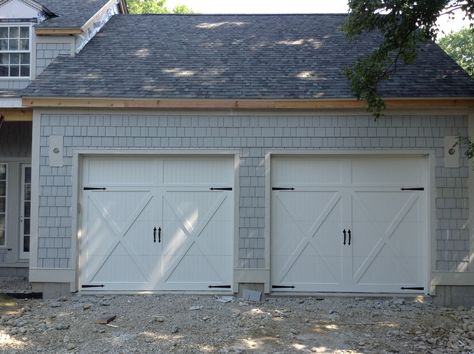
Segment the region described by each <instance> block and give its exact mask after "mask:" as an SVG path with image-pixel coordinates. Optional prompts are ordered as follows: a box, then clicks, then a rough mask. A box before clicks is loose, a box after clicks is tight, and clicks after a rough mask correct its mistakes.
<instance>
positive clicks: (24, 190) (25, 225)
mask: <svg viewBox="0 0 474 354" xmlns="http://www.w3.org/2000/svg"><path fill="white" fill-rule="evenodd" d="M30 221H31V166H30V165H23V166H22V168H21V212H20V258H23V259H26V258H28V257H29V254H30V229H31V225H30Z"/></svg>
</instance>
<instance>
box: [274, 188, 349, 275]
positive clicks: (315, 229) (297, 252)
mask: <svg viewBox="0 0 474 354" xmlns="http://www.w3.org/2000/svg"><path fill="white" fill-rule="evenodd" d="M277 199H278V201H279V202H280V204H281V205H282V207H283V208H284V209H285V211H286V213H287V214H288V215H289V217H290V218H291V220H292V221H293V223H294V224H295V225H296V227H297V228H298V229H299V230H300V232H301V234H303V235H305V237H304V238H303V239H302V240H301V241H300V243H299V244H298V245H297V246H296V250H295V252H293V254H292V255H291V256H290V258H289V260H288V261H287V262H286V264H285V266H284V267H283V269H282V270H281V273H280V275H279V277H278V278H279V279H280V282H283V281H284V278H285V277H286V275H287V274H288V272H289V271H290V270H291V268H292V267H293V265H294V264H295V262H296V261H297V260H298V258H299V257H300V256H301V254H302V253H303V251H304V250H305V249H306V247H308V245H309V244H310V243H311V240H312V239H313V237H314V235H315V234H316V233H317V232H318V230H319V228H320V227H321V226H322V225H323V224H324V222H325V221H326V219H327V218H328V216H329V215H330V214H331V212H332V211H333V210H334V208H335V207H336V205H337V203H338V202H339V201H340V200H341V194H340V193H337V192H336V193H335V194H334V196H333V197H332V198H331V199H330V200H329V202H328V203H327V204H326V206H325V207H324V209H323V210H322V212H321V214H320V215H319V217H318V218H317V219H316V220H315V222H314V223H313V225H311V228H310V230H309V231H308V232H306V231H305V230H302V229H301V227H300V225H298V223H297V222H296V221H295V220H294V218H293V216H292V215H291V213H290V212H289V211H288V209H287V208H286V207H285V205H284V203H283V202H282V201H281V200H280V198H277ZM313 250H314V252H315V253H316V254H317V255H318V257H319V258H320V259H321V261H322V262H324V264H325V265H326V268H327V271H328V272H329V273H330V274H331V276H332V277H333V278H336V277H335V275H334V274H333V271H332V269H331V267H330V266H329V264H328V263H327V262H326V260H325V259H324V257H322V256H321V254H320V253H319V251H318V249H317V248H316V247H313Z"/></svg>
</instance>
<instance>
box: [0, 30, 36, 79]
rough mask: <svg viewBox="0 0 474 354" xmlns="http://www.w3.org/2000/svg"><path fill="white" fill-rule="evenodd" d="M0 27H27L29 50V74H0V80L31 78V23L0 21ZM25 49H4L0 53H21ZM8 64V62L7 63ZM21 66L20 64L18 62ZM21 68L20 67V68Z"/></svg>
mask: <svg viewBox="0 0 474 354" xmlns="http://www.w3.org/2000/svg"><path fill="white" fill-rule="evenodd" d="M0 27H28V28H29V38H28V40H29V50H28V53H29V54H30V63H29V65H30V75H28V76H0V80H31V79H32V75H31V73H32V70H33V25H32V24H31V23H24V22H8V23H7V22H1V23H0ZM25 52H26V51H24V50H23V51H21V50H16V51H10V50H5V51H1V50H0V53H8V54H10V53H13V54H21V53H25ZM8 65H10V64H8ZM20 66H21V64H20ZM20 70H21V69H20Z"/></svg>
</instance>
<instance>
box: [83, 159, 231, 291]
mask: <svg viewBox="0 0 474 354" xmlns="http://www.w3.org/2000/svg"><path fill="white" fill-rule="evenodd" d="M81 175H82V181H81V198H80V200H81V203H80V204H81V205H80V208H79V220H80V227H79V233H78V237H79V240H78V241H79V288H80V289H82V290H105V291H107V290H113V291H115V290H117V291H154V290H179V291H185V290H190V291H210V290H211V291H216V290H220V291H221V290H222V291H231V284H232V272H233V245H234V190H235V188H234V158H233V156H212V157H210V156H209V157H208V156H165V157H148V156H128V157H119V156H92V157H85V158H83V161H82V172H81Z"/></svg>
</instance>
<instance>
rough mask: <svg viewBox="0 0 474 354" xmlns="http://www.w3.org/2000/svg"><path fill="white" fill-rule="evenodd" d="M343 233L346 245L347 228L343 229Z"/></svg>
mask: <svg viewBox="0 0 474 354" xmlns="http://www.w3.org/2000/svg"><path fill="white" fill-rule="evenodd" d="M342 233H343V234H344V242H343V245H345V244H346V229H344V230H343V231H342Z"/></svg>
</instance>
